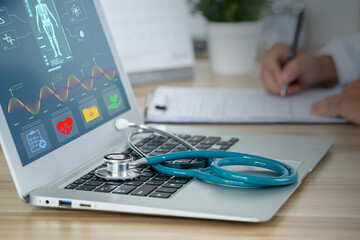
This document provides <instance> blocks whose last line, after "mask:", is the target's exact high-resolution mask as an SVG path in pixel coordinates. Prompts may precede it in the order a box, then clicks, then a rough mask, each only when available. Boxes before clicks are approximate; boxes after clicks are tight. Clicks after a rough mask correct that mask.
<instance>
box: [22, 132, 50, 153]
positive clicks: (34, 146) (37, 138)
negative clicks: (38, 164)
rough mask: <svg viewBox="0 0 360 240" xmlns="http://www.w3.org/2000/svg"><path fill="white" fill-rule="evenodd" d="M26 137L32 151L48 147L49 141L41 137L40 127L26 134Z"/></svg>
mask: <svg viewBox="0 0 360 240" xmlns="http://www.w3.org/2000/svg"><path fill="white" fill-rule="evenodd" d="M26 139H27V141H28V144H29V147H30V151H31V152H32V153H34V152H37V151H39V150H41V149H45V148H46V145H47V142H46V141H45V139H43V138H42V137H41V134H40V131H39V129H36V130H32V131H31V132H30V133H29V134H27V135H26Z"/></svg>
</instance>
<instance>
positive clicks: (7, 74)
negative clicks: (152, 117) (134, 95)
mask: <svg viewBox="0 0 360 240" xmlns="http://www.w3.org/2000/svg"><path fill="white" fill-rule="evenodd" d="M0 101H1V107H2V110H3V112H4V114H5V117H6V120H7V123H8V126H9V128H10V131H11V134H12V137H13V140H14V142H15V145H16V148H17V151H18V154H19V156H20V159H21V162H22V165H23V166H25V165H27V164H30V163H31V162H34V161H35V160H37V159H39V158H40V157H42V156H44V155H46V154H48V153H50V152H52V151H54V150H55V149H57V148H59V147H61V146H63V145H65V144H68V143H69V142H71V141H72V140H74V139H76V138H78V137H80V136H81V135H83V134H85V133H87V132H88V131H91V130H92V129H94V128H96V127H98V126H100V125H101V124H103V123H104V122H107V121H108V120H109V119H112V118H114V117H116V116H118V115H120V114H122V113H124V112H127V111H129V110H130V105H129V102H128V99H127V97H126V94H125V91H124V88H123V86H122V83H121V79H120V77H119V74H118V72H117V69H116V67H115V61H114V58H113V56H112V54H111V51H110V48H109V45H108V42H107V40H106V38H105V34H104V32H103V29H102V26H101V23H100V20H99V17H98V14H97V12H96V9H95V6H94V3H93V1H90V0H56V1H55V0H16V1H14V0H2V1H0Z"/></svg>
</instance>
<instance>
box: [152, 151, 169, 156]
mask: <svg viewBox="0 0 360 240" xmlns="http://www.w3.org/2000/svg"><path fill="white" fill-rule="evenodd" d="M168 152H169V151H155V152H153V154H155V156H157V155H163V154H167V153H168Z"/></svg>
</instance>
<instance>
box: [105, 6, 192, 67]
mask: <svg viewBox="0 0 360 240" xmlns="http://www.w3.org/2000/svg"><path fill="white" fill-rule="evenodd" d="M101 5H102V7H103V10H104V13H105V18H106V20H107V22H108V24H109V28H110V31H111V34H112V37H113V39H114V41H115V45H116V48H117V50H118V53H119V55H120V57H121V60H122V63H123V65H124V68H125V71H126V72H127V73H139V72H148V71H154V70H164V69H172V68H181V67H188V66H193V64H194V54H193V48H192V43H191V35H190V25H189V14H188V11H187V8H186V1H185V0H146V1H144V0H102V1H101Z"/></svg>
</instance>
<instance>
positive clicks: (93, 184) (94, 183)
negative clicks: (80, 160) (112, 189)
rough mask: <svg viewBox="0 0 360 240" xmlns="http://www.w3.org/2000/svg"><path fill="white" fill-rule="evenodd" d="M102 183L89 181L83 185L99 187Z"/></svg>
mask: <svg viewBox="0 0 360 240" xmlns="http://www.w3.org/2000/svg"><path fill="white" fill-rule="evenodd" d="M102 183H103V182H101V181H89V182H86V183H85V184H84V185H88V186H95V187H96V186H100V185H101V184H102Z"/></svg>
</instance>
